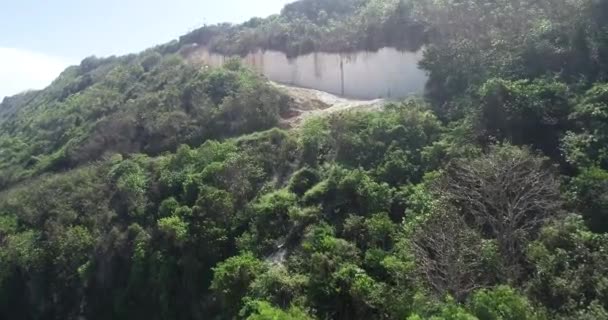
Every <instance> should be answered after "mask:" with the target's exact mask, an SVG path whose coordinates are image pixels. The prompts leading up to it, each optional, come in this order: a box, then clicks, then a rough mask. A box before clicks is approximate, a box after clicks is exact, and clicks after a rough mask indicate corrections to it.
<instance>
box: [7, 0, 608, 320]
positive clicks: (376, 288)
mask: <svg viewBox="0 0 608 320" xmlns="http://www.w3.org/2000/svg"><path fill="white" fill-rule="evenodd" d="M393 5H395V6H397V7H402V8H407V10H405V9H404V10H405V11H403V12H407V17H408V18H407V19H406V20H400V21H402V22H403V21H418V22H416V23H415V25H416V26H425V27H424V28H425V34H428V35H432V36H430V37H428V38H427V39H426V40H425V41H428V42H427V44H426V50H425V56H424V59H423V61H422V62H421V66H422V67H423V68H424V69H425V70H427V71H428V72H429V76H430V78H429V82H428V84H427V93H426V96H425V98H424V99H417V100H416V99H413V100H408V101H404V102H399V103H394V104H390V105H387V106H385V107H384V108H383V109H382V110H378V111H358V112H354V111H351V112H343V113H338V114H333V115H331V116H328V117H322V118H311V119H309V120H308V121H306V122H305V123H304V124H303V125H302V126H301V127H299V128H297V129H293V130H288V131H286V130H282V129H279V128H276V126H277V124H278V121H279V118H280V117H281V115H283V114H284V113H285V112H286V111H288V109H289V108H290V107H291V104H293V103H294V102H293V101H292V100H291V99H289V98H288V97H287V96H285V95H284V94H282V93H280V92H279V91H277V90H276V89H275V88H274V87H272V86H270V85H269V84H267V83H266V82H265V81H264V79H262V78H260V77H259V76H257V75H255V74H253V73H252V72H250V71H248V70H247V69H245V68H243V67H241V66H240V65H239V64H238V63H236V62H234V63H229V64H228V65H227V66H226V67H225V68H222V69H215V70H207V69H202V70H201V69H198V68H196V67H193V66H191V65H189V64H187V63H186V62H184V60H182V59H181V58H180V56H179V55H178V54H175V52H178V50H177V49H176V44H170V45H166V46H162V47H158V48H155V49H151V50H149V51H146V52H144V53H141V54H139V55H132V56H126V57H119V58H109V59H96V58H87V59H85V60H84V61H83V62H82V63H81V65H80V66H76V67H71V68H69V69H68V70H66V71H65V72H64V73H63V74H62V75H61V76H60V77H59V78H58V79H57V80H56V81H55V82H54V83H53V84H52V85H51V86H49V87H48V88H46V89H45V90H42V91H37V92H27V93H24V94H21V95H18V96H15V97H11V98H7V99H5V100H4V102H3V103H2V104H1V105H0V190H1V191H0V318H3V319H5V318H6V319H253V320H257V319H293V320H303V319H306V320H309V319H410V320H421V319H437V320H439V319H471V320H474V319H480V320H494V319H496V320H498V319H505V320H506V319H535V320H537V319H538V320H541V319H580V320H583V319H585V320H586V319H608V258H607V256H606V254H607V252H608V149H606V145H607V142H608V126H607V123H608V122H607V121H608V84H607V82H606V81H608V79H607V77H608V36H607V35H608V2H606V1H603V0H539V1H519V0H500V1H489V0H488V1H486V0H470V1H457V0H437V1H432V2H429V1H426V0H408V1H405V0H404V1H394V2H393V1H375V0H369V1H365V0H341V1H335V0H334V1H321V0H314V1H313V0H304V1H299V2H295V3H293V4H291V5H288V6H287V7H285V9H284V10H283V13H282V14H281V15H279V16H274V17H270V18H268V19H265V20H252V21H250V22H248V23H246V24H244V25H241V26H212V27H206V28H203V29H201V30H198V31H195V32H194V33H192V34H189V35H187V36H185V37H184V38H182V42H184V43H183V44H186V43H189V42H197V43H206V42H207V41H209V43H208V45H211V46H216V47H215V48H216V49H217V50H227V51H228V52H234V53H237V52H240V51H242V50H248V49H249V47H250V46H262V47H265V46H266V45H263V44H261V43H266V44H267V45H268V46H269V47H266V48H274V49H281V50H287V51H288V52H292V53H301V52H305V51H307V50H312V49H310V48H309V47H307V46H305V45H302V46H301V45H300V44H298V43H304V41H305V38H306V37H309V36H310V35H311V34H312V35H314V37H312V36H311V37H312V38H311V40H312V43H314V45H313V46H312V48H313V49H327V50H333V49H331V48H329V47H325V45H323V44H322V43H323V41H327V43H335V44H337V45H338V46H340V45H341V44H340V42H334V40H332V38H331V37H334V36H336V35H340V34H341V32H344V36H343V37H341V38H342V39H343V40H345V41H351V40H352V39H355V40H356V41H355V42H349V44H348V46H350V45H353V46H354V47H358V46H360V45H362V46H367V45H368V44H369V43H367V44H365V43H366V41H367V40H366V39H368V38H367V37H368V36H369V35H370V33H366V32H361V30H363V29H358V28H367V29H365V30H372V29H373V28H372V27H370V26H371V24H365V23H359V22H357V21H367V22H369V23H372V22H374V23H380V25H379V26H376V27H377V28H376V29H373V30H375V31H374V32H381V33H382V34H384V35H387V36H386V38H375V36H371V38H373V39H383V40H379V41H380V42H379V43H382V44H383V45H384V44H389V45H390V44H394V45H396V46H399V42H392V41H393V40H388V39H393V38H390V37H389V36H388V35H390V34H391V33H390V32H391V30H393V29H392V28H397V29H395V30H400V32H403V33H407V32H409V31H408V30H409V29H407V27H403V25H402V24H396V25H391V27H390V28H388V29H383V28H384V27H386V26H389V25H390V24H385V23H387V21H392V20H391V19H393V18H390V19H389V18H387V19H386V20H383V19H376V17H377V16H374V15H373V14H374V13H377V12H384V13H387V12H389V13H390V12H393V11H391V10H393V9H395V8H396V7H391V6H393ZM387 8H388V9H387ZM391 8H392V9H391ZM376 9H377V10H380V9H382V10H388V11H382V10H380V11H374V10H376ZM384 13H383V14H381V15H380V16H381V17H391V15H390V14H386V15H385V14H384ZM400 17H403V16H400ZM361 19H363V20H361ZM409 19H411V20H409ZM367 22H366V23H367ZM349 23H353V24H352V25H351V24H349ZM408 23H409V22H408ZM302 26H304V27H306V28H309V29H306V30H310V32H311V33H307V32H308V31H307V32H300V31H301V30H300V29H298V28H300V27H302ZM401 27H403V29H401ZM280 28H286V29H284V30H292V29H289V28H294V29H293V30H296V31H289V32H290V33H288V36H286V35H285V34H277V33H274V32H276V31H277V30H283V29H280ZM318 28H320V29H318ZM332 28H333V29H332ZM340 28H344V29H348V30H343V29H340ZM374 28H375V27H374ZM319 30H324V31H319ZM340 30H343V31H340ZM404 30H405V31H404ZM351 32H352V34H351ZM351 37H352V38H351ZM251 39H254V40H251ZM258 41H259V42H258ZM272 41H277V42H276V43H275V42H272ZM300 41H302V42H300ZM353 41H354V40H353ZM382 41H386V42H382ZM233 45H234V47H230V48H229V47H226V46H233ZM275 45H276V46H277V47H273V46H275ZM348 46H346V47H348ZM177 47H179V44H178V45H177ZM346 47H340V50H341V49H344V48H346ZM372 47H373V45H372ZM220 48H223V49H220ZM235 48H236V49H235ZM336 50H338V49H337V48H336Z"/></svg>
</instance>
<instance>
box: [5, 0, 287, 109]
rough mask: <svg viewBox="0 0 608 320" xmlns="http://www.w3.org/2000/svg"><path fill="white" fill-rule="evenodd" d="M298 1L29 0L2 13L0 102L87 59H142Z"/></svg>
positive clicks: (46, 82) (39, 86)
mask: <svg viewBox="0 0 608 320" xmlns="http://www.w3.org/2000/svg"><path fill="white" fill-rule="evenodd" d="M293 1H295V0H262V1H257V2H252V1H250V0H223V1H221V2H212V1H208V0H203V1H194V0H175V1H173V2H171V3H167V2H166V1H160V0H152V1H146V0H132V1H129V2H128V3H123V2H121V1H120V0H106V1H102V0H93V1H87V3H82V2H80V1H77V0H57V1H54V2H53V3H38V2H37V1H35V0H24V1H20V2H19V3H10V4H7V5H5V8H3V10H2V11H1V12H0V101H2V100H3V99H4V97H7V96H13V95H15V94H19V93H22V92H26V91H29V90H39V89H42V88H44V87H46V86H47V85H48V84H50V83H51V81H53V80H54V79H55V78H56V77H57V76H58V75H59V74H60V73H61V72H62V71H63V70H65V68H67V67H69V66H70V65H75V64H78V63H80V61H82V59H84V58H86V57H89V56H97V57H108V56H113V55H116V56H119V55H125V54H129V53H137V52H140V51H143V50H145V49H147V48H151V47H154V46H157V45H160V44H163V43H168V42H170V41H172V40H175V39H178V38H179V37H180V36H181V35H184V34H186V33H188V32H190V31H192V30H195V29H197V28H199V27H201V26H203V25H210V24H216V23H222V22H229V23H241V22H244V21H247V20H248V19H250V18H252V17H267V16H269V15H272V14H276V13H279V12H280V10H281V9H282V8H283V6H284V5H285V4H287V3H290V2H293ZM142 13H143V14H142ZM15 30H18V32H15Z"/></svg>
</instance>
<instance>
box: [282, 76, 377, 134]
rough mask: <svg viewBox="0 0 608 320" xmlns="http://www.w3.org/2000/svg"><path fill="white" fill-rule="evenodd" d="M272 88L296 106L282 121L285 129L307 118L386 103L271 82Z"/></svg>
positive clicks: (371, 107) (375, 106)
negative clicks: (292, 101)
mask: <svg viewBox="0 0 608 320" xmlns="http://www.w3.org/2000/svg"><path fill="white" fill-rule="evenodd" d="M272 84H273V85H274V86H276V87H277V88H279V89H280V90H283V91H284V92H286V93H287V94H288V95H289V96H291V97H292V98H293V99H294V100H295V102H296V105H297V106H298V107H297V108H296V109H292V110H291V112H290V114H289V115H288V116H287V117H286V118H285V119H283V125H284V126H285V127H297V126H299V125H300V124H301V123H302V122H303V120H305V119H307V118H309V117H315V116H324V115H328V114H331V113H335V112H340V111H346V110H355V109H356V110H370V109H375V108H380V107H382V106H383V105H384V104H385V103H386V101H385V100H384V99H376V100H354V99H348V98H343V97H339V96H336V95H333V94H330V93H327V92H324V91H319V90H314V89H306V88H300V87H293V86H288V85H284V84H278V83H275V82H272Z"/></svg>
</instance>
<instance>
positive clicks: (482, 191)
mask: <svg viewBox="0 0 608 320" xmlns="http://www.w3.org/2000/svg"><path fill="white" fill-rule="evenodd" d="M559 187H560V183H559V180H558V179H557V177H556V176H555V174H554V172H553V171H552V170H551V169H550V168H548V167H547V165H546V159H545V158H543V157H539V156H536V155H534V154H532V153H531V152H530V151H528V150H527V149H522V148H518V147H513V146H510V145H502V146H494V147H492V148H491V150H490V151H489V153H487V154H485V155H483V156H481V157H479V158H475V159H460V160H456V161H454V162H452V163H451V164H450V165H449V166H448V167H447V168H446V173H445V175H444V178H443V179H442V180H441V181H440V182H439V183H438V184H437V185H436V192H437V194H441V195H444V196H445V199H446V201H448V203H450V204H451V205H453V206H454V207H455V208H457V209H459V210H460V212H461V214H463V215H464V218H465V219H466V220H467V221H469V220H470V221H474V225H475V226H476V228H478V229H479V230H480V231H481V232H482V234H483V235H484V236H487V237H491V238H494V239H496V241H497V245H498V249H499V252H500V254H501V255H502V257H503V261H504V263H505V265H504V267H505V270H504V271H505V272H506V276H507V277H508V278H509V279H512V280H517V279H519V277H520V276H521V271H522V269H521V266H522V264H523V262H524V261H523V258H524V249H525V247H526V245H527V243H528V242H529V241H530V240H533V239H534V238H535V236H536V235H537V234H538V231H539V229H540V227H541V226H542V224H543V223H544V222H545V221H546V220H547V219H548V218H549V217H552V216H555V215H556V214H558V213H559V210H560V207H561V202H560V194H559Z"/></svg>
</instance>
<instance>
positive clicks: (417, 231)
mask: <svg viewBox="0 0 608 320" xmlns="http://www.w3.org/2000/svg"><path fill="white" fill-rule="evenodd" d="M407 228H408V229H409V230H408V233H411V234H410V236H409V243H410V250H411V252H412V254H413V258H414V261H415V263H416V265H417V270H418V273H419V274H420V275H421V277H422V279H423V281H424V283H425V284H426V286H428V287H429V288H430V289H431V290H432V292H433V293H434V294H435V295H437V296H438V297H442V296H444V295H445V294H450V295H451V296H453V297H454V298H455V299H456V300H457V301H464V299H465V298H466V297H467V296H468V294H469V293H470V292H472V291H474V290H476V289H478V288H481V287H483V286H484V285H485V284H486V280H485V279H483V276H482V275H483V272H482V271H483V253H484V248H483V246H482V239H481V237H480V235H479V234H477V232H475V231H474V230H472V229H471V228H470V227H469V226H468V225H467V224H466V222H465V220H464V217H463V216H462V215H459V214H458V213H455V212H454V211H453V210H450V209H449V208H441V209H440V211H438V212H435V213H433V214H431V215H430V216H427V217H425V218H424V220H423V221H414V222H410V223H409V225H407Z"/></svg>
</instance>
